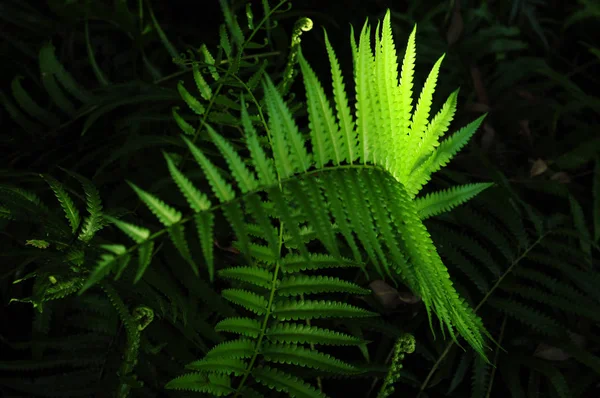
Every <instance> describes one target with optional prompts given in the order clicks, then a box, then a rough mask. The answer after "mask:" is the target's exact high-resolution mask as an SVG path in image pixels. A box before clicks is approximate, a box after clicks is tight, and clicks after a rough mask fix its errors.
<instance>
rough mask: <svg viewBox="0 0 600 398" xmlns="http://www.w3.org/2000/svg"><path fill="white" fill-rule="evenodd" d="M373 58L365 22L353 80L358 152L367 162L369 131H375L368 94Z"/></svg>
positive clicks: (363, 161)
mask: <svg viewBox="0 0 600 398" xmlns="http://www.w3.org/2000/svg"><path fill="white" fill-rule="evenodd" d="M373 66H374V58H373V52H372V50H371V28H370V27H369V25H368V23H366V22H365V25H364V26H363V29H362V31H361V33H360V40H359V44H358V53H357V57H356V64H355V67H354V69H355V71H354V80H355V90H356V129H357V132H358V137H357V138H358V152H359V158H360V161H361V162H362V163H367V162H368V161H369V160H371V158H372V156H371V155H370V154H369V151H370V145H371V143H370V135H369V132H370V133H373V132H374V131H375V129H374V123H373V115H375V112H374V110H373V109H372V107H371V97H370V95H369V92H370V88H369V87H371V85H372V84H373V79H374V76H373V70H374V68H373Z"/></svg>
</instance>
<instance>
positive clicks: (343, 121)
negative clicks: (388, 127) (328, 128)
mask: <svg viewBox="0 0 600 398" xmlns="http://www.w3.org/2000/svg"><path fill="white" fill-rule="evenodd" d="M323 34H324V35H325V47H326V49H327V56H328V57H329V64H330V65H331V80H332V85H333V99H334V102H335V109H336V112H337V121H338V125H339V127H340V134H341V137H340V140H341V144H340V150H341V160H346V161H347V162H348V163H350V164H352V162H354V161H355V160H356V158H357V157H358V151H357V149H358V148H357V146H356V143H357V140H356V133H355V130H354V121H353V120H352V116H351V114H350V107H349V105H348V97H347V95H346V91H345V88H344V80H343V77H342V71H341V69H340V64H339V62H338V60H337V57H336V55H335V51H334V50H333V48H332V47H331V43H329V38H328V37H327V32H326V31H325V30H324V31H323Z"/></svg>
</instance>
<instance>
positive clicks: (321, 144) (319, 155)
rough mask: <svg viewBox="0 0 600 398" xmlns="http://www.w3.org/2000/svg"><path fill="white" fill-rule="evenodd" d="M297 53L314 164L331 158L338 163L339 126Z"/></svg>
mask: <svg viewBox="0 0 600 398" xmlns="http://www.w3.org/2000/svg"><path fill="white" fill-rule="evenodd" d="M298 55H299V56H298V60H299V63H300V68H301V70H302V76H303V77H304V87H305V88H306V103H307V106H308V119H309V128H310V137H311V142H312V151H313V153H314V157H315V163H316V166H317V167H324V166H325V165H326V164H328V163H329V162H330V161H332V160H333V161H334V163H335V164H337V165H339V164H340V163H341V162H342V160H343V147H342V145H343V141H342V140H341V139H340V137H339V127H338V125H337V123H336V121H335V117H334V116H333V111H332V110H331V106H330V104H329V100H328V99H327V96H326V95H325V91H324V90H323V87H322V86H321V82H319V79H318V78H317V75H316V74H315V72H314V71H313V70H312V68H311V67H310V65H309V64H308V62H307V61H306V59H304V57H303V56H302V52H300V53H299V54H298Z"/></svg>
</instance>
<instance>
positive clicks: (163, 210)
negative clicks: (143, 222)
mask: <svg viewBox="0 0 600 398" xmlns="http://www.w3.org/2000/svg"><path fill="white" fill-rule="evenodd" d="M128 184H129V186H131V188H133V190H134V191H135V193H136V194H137V195H138V197H139V198H140V200H141V201H142V202H144V203H145V204H146V206H148V208H149V209H150V211H151V212H152V213H153V214H154V215H155V216H156V217H157V218H158V220H159V221H160V222H161V223H162V224H163V225H164V226H165V227H169V226H171V225H173V224H175V223H177V222H179V220H181V213H180V212H179V211H177V210H175V209H174V208H172V207H170V206H168V205H167V204H166V203H164V202H163V201H162V200H160V199H158V198H157V197H156V196H154V195H152V194H150V193H148V192H146V191H144V190H143V189H141V188H139V187H137V186H136V185H135V184H133V183H131V182H128Z"/></svg>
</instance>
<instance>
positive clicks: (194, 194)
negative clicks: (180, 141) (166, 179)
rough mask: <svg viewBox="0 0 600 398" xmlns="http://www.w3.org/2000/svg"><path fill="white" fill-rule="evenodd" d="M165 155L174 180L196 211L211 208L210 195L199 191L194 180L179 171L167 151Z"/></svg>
mask: <svg viewBox="0 0 600 398" xmlns="http://www.w3.org/2000/svg"><path fill="white" fill-rule="evenodd" d="M163 156H164V157H165V159H166V161H167V166H168V168H169V173H171V177H173V181H175V183H176V184H177V186H178V187H179V190H180V191H181V193H182V194H183V196H185V198H186V199H187V201H188V203H189V205H190V207H191V208H192V209H193V210H194V211H196V212H200V211H203V210H208V209H210V206H211V203H210V200H209V199H208V197H207V196H206V195H205V194H203V193H201V192H200V191H198V190H197V189H196V187H194V185H193V184H192V182H191V181H190V180H189V179H188V178H187V177H186V176H184V175H183V173H181V171H179V169H178V168H177V166H176V165H175V162H174V161H173V159H172V158H171V157H170V156H169V155H168V154H167V153H166V152H163Z"/></svg>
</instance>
